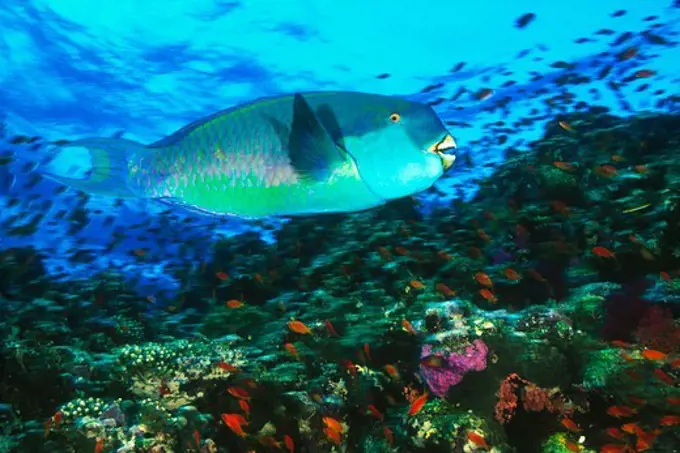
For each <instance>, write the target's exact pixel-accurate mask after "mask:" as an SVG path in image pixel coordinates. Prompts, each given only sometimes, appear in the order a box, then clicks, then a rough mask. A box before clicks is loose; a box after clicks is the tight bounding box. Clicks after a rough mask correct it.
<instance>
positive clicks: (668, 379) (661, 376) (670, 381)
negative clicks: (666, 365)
mask: <svg viewBox="0 0 680 453" xmlns="http://www.w3.org/2000/svg"><path fill="white" fill-rule="evenodd" d="M654 374H655V375H656V377H657V378H659V380H661V381H662V382H663V383H664V384H668V385H675V379H673V378H672V377H670V376H669V375H668V374H667V373H666V372H665V371H664V370H662V369H661V368H657V369H655V370H654Z"/></svg>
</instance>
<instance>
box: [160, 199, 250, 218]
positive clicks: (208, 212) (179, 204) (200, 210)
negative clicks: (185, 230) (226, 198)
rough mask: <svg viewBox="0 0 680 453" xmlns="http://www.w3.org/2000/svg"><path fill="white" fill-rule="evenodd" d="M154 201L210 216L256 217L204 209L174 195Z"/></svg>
mask: <svg viewBox="0 0 680 453" xmlns="http://www.w3.org/2000/svg"><path fill="white" fill-rule="evenodd" d="M154 201H157V202H159V203H162V204H164V205H168V206H173V207H177V208H181V209H184V210H185V211H187V212H192V213H194V214H201V215H211V216H216V217H239V218H241V219H245V220H251V219H256V217H246V216H240V215H237V214H230V213H228V212H215V211H211V210H209V209H204V208H201V207H198V206H194V205H192V204H189V203H186V202H184V201H182V200H180V199H179V198H175V197H158V198H154Z"/></svg>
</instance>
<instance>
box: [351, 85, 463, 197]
mask: <svg viewBox="0 0 680 453" xmlns="http://www.w3.org/2000/svg"><path fill="white" fill-rule="evenodd" d="M363 96H365V98H363V99H356V100H355V108H354V109H353V111H351V112H347V111H345V112H344V113H345V114H344V115H338V125H339V127H340V129H341V131H342V145H343V146H344V147H345V149H346V150H347V152H348V153H349V154H350V155H351V156H352V158H353V159H354V161H355V163H356V165H357V169H358V172H359V175H360V176H361V178H362V180H363V181H364V182H365V184H366V185H367V186H368V187H369V188H370V189H371V191H372V192H373V193H375V194H376V195H377V196H379V197H380V198H382V199H383V200H393V199H396V198H401V197H405V196H409V195H414V194H416V193H419V192H421V191H423V190H426V189H428V188H429V187H431V186H432V185H433V184H434V183H435V181H437V180H438V179H439V178H440V177H441V176H442V175H443V174H444V172H446V171H447V170H449V169H450V168H451V166H452V165H453V162H454V160H455V156H454V155H453V154H451V151H452V150H453V149H454V148H455V147H456V143H455V141H454V139H453V137H452V136H451V135H450V134H449V132H448V131H447V130H446V127H445V126H444V124H443V123H442V121H441V120H440V119H439V117H438V116H437V114H436V113H435V111H434V110H433V109H432V107H431V106H429V105H425V104H422V103H419V102H412V101H407V100H404V99H401V98H396V97H391V96H379V95H368V94H367V95H363ZM343 123H344V124H343Z"/></svg>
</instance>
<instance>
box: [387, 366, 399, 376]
mask: <svg viewBox="0 0 680 453" xmlns="http://www.w3.org/2000/svg"><path fill="white" fill-rule="evenodd" d="M383 369H384V370H385V372H386V373H387V375H388V376H389V377H391V378H392V379H399V371H398V370H397V368H396V367H395V366H394V365H390V364H387V365H385V366H384V367H383Z"/></svg>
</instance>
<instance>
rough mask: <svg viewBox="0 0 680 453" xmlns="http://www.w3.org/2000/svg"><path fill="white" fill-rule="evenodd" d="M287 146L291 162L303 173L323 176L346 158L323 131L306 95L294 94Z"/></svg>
mask: <svg viewBox="0 0 680 453" xmlns="http://www.w3.org/2000/svg"><path fill="white" fill-rule="evenodd" d="M288 150H289V157H290V161H291V164H292V165H293V167H294V168H295V170H296V171H297V172H298V173H300V175H301V176H303V177H309V178H312V179H315V180H324V179H326V178H327V177H328V176H329V175H330V174H331V172H332V171H333V169H334V168H335V167H337V166H338V165H340V164H341V163H343V162H344V161H345V160H346V156H345V154H344V152H343V151H342V150H341V149H340V148H339V147H338V145H337V144H336V143H335V142H334V141H333V139H332V138H331V136H330V134H329V133H328V132H326V129H324V127H323V125H322V124H321V122H320V121H319V119H318V118H317V117H316V115H315V114H314V111H313V110H312V108H311V107H310V106H309V104H308V103H307V101H306V100H305V98H304V97H303V96H302V95H301V94H299V93H296V94H295V100H294V101H293V124H292V125H291V131H290V138H289V141H288Z"/></svg>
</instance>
